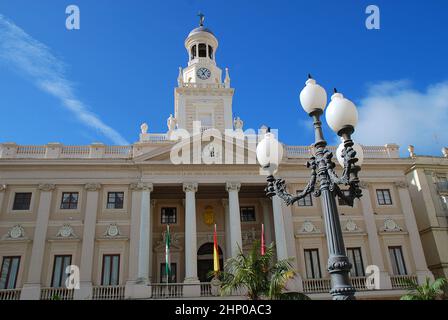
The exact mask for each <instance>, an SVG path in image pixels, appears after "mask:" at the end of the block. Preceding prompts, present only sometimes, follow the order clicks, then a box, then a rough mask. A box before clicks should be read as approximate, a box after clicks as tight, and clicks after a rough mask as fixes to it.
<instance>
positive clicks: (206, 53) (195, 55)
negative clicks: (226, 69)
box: [185, 13, 218, 65]
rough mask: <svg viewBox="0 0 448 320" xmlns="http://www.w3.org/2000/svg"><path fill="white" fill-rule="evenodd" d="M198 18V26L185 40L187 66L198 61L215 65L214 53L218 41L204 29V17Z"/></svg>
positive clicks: (208, 30) (207, 29) (200, 14)
mask: <svg viewBox="0 0 448 320" xmlns="http://www.w3.org/2000/svg"><path fill="white" fill-rule="evenodd" d="M198 16H199V26H198V27H197V28H194V29H193V30H191V32H190V33H189V34H188V37H187V39H185V48H186V49H187V51H188V57H189V59H188V65H191V64H192V63H196V62H198V61H199V60H208V61H209V62H211V63H213V64H215V52H216V49H217V48H218V39H216V37H215V35H214V34H213V32H212V31H211V30H210V29H209V28H206V27H204V17H205V16H204V15H203V14H202V13H199V14H198Z"/></svg>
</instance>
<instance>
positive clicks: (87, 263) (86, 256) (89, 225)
mask: <svg viewBox="0 0 448 320" xmlns="http://www.w3.org/2000/svg"><path fill="white" fill-rule="evenodd" d="M84 188H85V190H86V191H87V197H86V198H87V200H86V211H85V214H84V223H83V224H84V229H83V236H82V249H81V266H80V270H79V273H80V274H79V276H80V283H79V290H75V293H74V299H75V300H86V299H92V296H93V288H92V285H93V284H92V270H93V257H94V252H95V251H94V250H95V230H96V217H97V212H98V199H99V190H100V189H101V184H99V183H88V184H86V185H85V186H84Z"/></svg>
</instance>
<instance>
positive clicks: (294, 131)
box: [0, 0, 448, 155]
mask: <svg viewBox="0 0 448 320" xmlns="http://www.w3.org/2000/svg"><path fill="white" fill-rule="evenodd" d="M69 4H76V5H78V6H79V8H80V11H81V29H80V30H75V31H68V30H67V29H66V28H65V19H66V14H65V8H66V7H67V6H68V5H69ZM369 4H375V5H377V6H378V7H379V8H380V10H381V11H380V12H381V29H380V30H367V29H366V27H365V19H366V17H367V15H366V14H365V8H366V7H367V6H368V5H369ZM447 10H448V2H446V1H438V0H433V1H422V0H416V1H412V2H411V1H398V0H396V1H373V2H372V1H349V0H346V1H341V0H339V1H282V0H278V1H241V0H240V1H205V0H203V1H197V0H190V1H169V0H164V1H147V0H128V1H124V0H115V1H111V0H109V1H107V0H95V1H92V0H90V1H88V0H71V1H63V0H58V1H54V0H40V1H31V0H27V1H25V0H2V1H1V2H0V14H1V16H0V17H1V18H0V49H1V50H2V51H1V52H0V108H1V115H2V116H1V117H0V142H5V141H14V142H17V143H19V144H46V143H48V142H61V143H64V144H89V143H91V142H104V143H106V144H116V143H120V142H129V143H133V142H135V141H136V140H137V139H138V134H139V127H140V124H141V123H142V122H147V123H148V124H149V128H150V129H149V131H150V132H165V131H166V118H167V117H168V116H169V114H170V113H173V108H174V104H173V101H174V97H173V88H174V86H176V84H177V83H176V78H177V73H178V67H179V66H185V65H186V63H187V52H186V51H185V48H184V40H185V37H186V36H187V35H188V33H189V31H190V30H191V29H193V28H194V27H196V26H197V21H198V19H197V17H196V15H197V13H198V11H202V12H204V13H205V15H206V20H205V25H206V26H207V27H209V28H210V29H212V30H213V31H214V33H215V34H216V36H217V37H218V40H219V41H220V45H219V48H218V51H217V57H216V59H217V62H218V65H220V66H221V67H222V68H225V67H229V69H230V76H231V79H232V87H234V88H235V89H236V92H235V97H234V108H233V110H234V115H235V116H239V117H241V119H243V120H244V121H245V128H255V129H256V128H259V127H260V126H261V125H263V124H266V125H269V126H271V127H273V128H278V130H279V135H280V139H281V140H282V141H283V142H285V143H287V144H292V145H309V144H311V143H312V140H313V136H312V130H311V127H310V122H309V120H308V116H307V115H306V114H305V113H304V112H303V110H302V109H301V107H300V106H299V102H298V94H299V92H300V90H301V89H302V87H303V85H304V82H305V80H306V75H307V73H308V72H310V73H311V74H313V76H314V77H315V78H316V79H317V81H318V82H319V83H320V84H322V85H323V86H324V87H325V88H326V89H327V92H329V93H330V92H331V90H332V88H333V87H337V88H338V90H339V91H340V92H342V93H344V95H345V96H346V97H348V98H350V99H352V100H353V101H354V102H355V103H356V104H357V105H358V107H359V112H360V124H359V130H358V131H357V133H355V139H356V140H357V141H358V142H359V143H361V144H379V145H381V144H385V143H390V142H396V143H398V144H400V145H401V149H402V151H404V150H405V149H406V146H407V145H408V144H411V143H412V144H414V145H415V146H416V153H417V154H434V155H440V154H441V153H440V149H441V148H442V146H446V145H448V130H446V123H448V122H447V121H448V74H447V71H448V68H447V65H448V59H447V57H448V44H447V41H446V38H447V31H448V30H447V29H448V27H447V25H446V12H447ZM6 26H8V27H6ZM11 26H14V27H18V28H20V29H19V30H21V31H20V32H22V33H20V34H21V39H26V41H28V42H27V44H28V45H33V46H36V45H37V48H39V50H38V52H37V53H36V50H34V51H33V52H31V53H27V54H38V55H39V58H40V59H44V60H45V61H44V65H43V66H42V65H39V66H38V68H37V67H36V66H34V65H32V64H33V63H35V61H36V60H34V59H33V56H32V55H31V56H28V58H30V60H29V61H27V63H28V65H27V66H26V67H24V66H23V63H24V62H23V61H22V60H21V59H18V58H17V56H8V52H9V51H8V50H9V49H10V48H11V44H10V41H11V39H12V38H10V37H8V36H5V28H11ZM2 28H3V33H2ZM15 31H17V29H15ZM2 35H3V38H2ZM24 37H25V38H24ZM13 40H14V39H13ZM16 40H17V39H16ZM5 48H7V49H8V50H5ZM33 48H34V49H36V47H33ZM21 49H23V50H26V49H27V48H21ZM5 52H6V53H5ZM12 52H13V51H12ZM48 55H49V56H48ZM30 68H31V69H30ZM42 69H45V70H46V71H45V70H42ZM47 69H50V70H51V72H53V73H52V75H51V77H54V74H57V76H58V77H62V79H63V82H64V85H65V86H64V87H63V89H64V90H62V89H61V88H56V89H57V90H58V91H57V92H56V93H55V90H56V89H55V88H54V87H48V86H46V85H42V79H44V80H45V76H48V75H45V74H44V75H41V74H38V73H39V72H44V73H45V72H47V71H48V70H47ZM30 70H31V71H30ZM39 81H40V82H39ZM61 91H63V93H62V95H63V98H62V99H61ZM417 130H418V131H417ZM325 133H326V137H327V139H328V140H329V141H330V142H331V143H335V141H336V139H335V135H334V134H333V133H332V132H330V130H329V129H326V131H325Z"/></svg>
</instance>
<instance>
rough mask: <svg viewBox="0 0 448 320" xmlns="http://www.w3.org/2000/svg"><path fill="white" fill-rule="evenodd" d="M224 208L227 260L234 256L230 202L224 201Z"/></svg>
mask: <svg viewBox="0 0 448 320" xmlns="http://www.w3.org/2000/svg"><path fill="white" fill-rule="evenodd" d="M222 206H223V207H224V219H225V221H224V231H225V236H224V238H225V241H226V244H225V245H226V248H225V250H226V259H228V258H230V257H231V256H232V253H231V252H232V246H231V245H230V244H231V242H230V214H229V200H227V199H222Z"/></svg>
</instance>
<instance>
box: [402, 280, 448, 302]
mask: <svg viewBox="0 0 448 320" xmlns="http://www.w3.org/2000/svg"><path fill="white" fill-rule="evenodd" d="M406 283H407V284H408V285H409V289H410V291H409V292H408V293H407V294H406V295H404V296H402V297H401V300H437V299H442V298H443V296H444V293H445V292H446V290H447V286H448V281H447V279H446V278H439V279H437V280H435V281H434V282H432V283H431V282H430V279H429V278H428V277H426V280H425V283H424V284H422V285H418V284H417V283H415V282H414V281H411V280H408V281H406Z"/></svg>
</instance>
